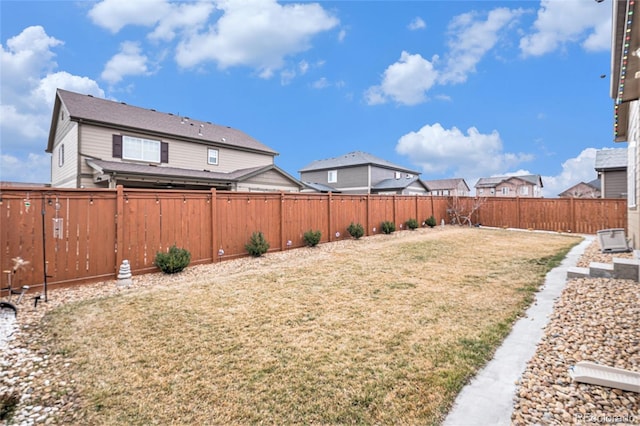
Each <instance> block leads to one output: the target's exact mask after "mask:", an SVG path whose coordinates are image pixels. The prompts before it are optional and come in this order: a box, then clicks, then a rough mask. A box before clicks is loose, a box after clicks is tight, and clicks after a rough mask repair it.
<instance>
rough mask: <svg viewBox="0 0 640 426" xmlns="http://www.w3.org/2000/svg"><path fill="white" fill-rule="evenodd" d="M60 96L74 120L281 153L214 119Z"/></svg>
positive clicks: (85, 97)
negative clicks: (194, 117)
mask: <svg viewBox="0 0 640 426" xmlns="http://www.w3.org/2000/svg"><path fill="white" fill-rule="evenodd" d="M58 100H59V101H60V102H61V103H62V104H63V105H64V106H65V108H66V109H67V111H68V112H69V115H70V117H71V119H72V120H76V121H78V120H83V121H85V122H91V123H96V124H99V125H103V126H107V127H113V128H122V129H130V130H138V131H142V132H148V133H153V134H159V135H165V136H168V137H173V138H177V139H187V140H189V141H192V142H199V143H204V144H215V145H219V146H225V145H226V146H230V147H233V148H235V149H243V150H249V151H259V152H262V153H267V154H271V155H278V153H277V152H276V151H274V150H273V149H271V148H269V147H268V146H266V145H264V144H262V143H261V142H259V141H257V140H256V139H254V138H252V137H251V136H249V135H247V134H246V133H244V132H242V131H240V130H237V129H233V128H231V127H227V126H221V125H217V124H213V123H211V122H207V121H200V120H193V119H191V118H188V117H182V116H179V115H174V114H172V113H165V112H158V111H156V110H154V109H145V108H141V107H137V106H132V105H127V104H125V103H123V102H115V101H110V100H107V99H101V98H97V97H94V96H92V95H82V94H79V93H75V92H70V91H67V90H62V89H58V90H57V92H56V104H57V103H58ZM56 118H57V117H55V114H54V117H53V119H52V126H51V132H50V134H49V145H48V147H47V152H51V150H52V149H53V140H54V137H55V123H56V122H57V121H56Z"/></svg>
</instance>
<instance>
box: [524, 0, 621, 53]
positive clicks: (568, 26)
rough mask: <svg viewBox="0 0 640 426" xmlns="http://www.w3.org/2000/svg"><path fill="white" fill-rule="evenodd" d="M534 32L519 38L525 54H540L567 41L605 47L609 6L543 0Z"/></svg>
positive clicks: (576, 0)
mask: <svg viewBox="0 0 640 426" xmlns="http://www.w3.org/2000/svg"><path fill="white" fill-rule="evenodd" d="M533 28H534V32H533V34H529V35H527V36H525V37H523V38H522V39H521V40H520V49H521V50H522V53H523V54H524V55H525V56H540V55H544V54H546V53H549V52H553V51H554V50H556V49H558V48H562V47H563V46H564V45H566V44H567V43H582V46H583V47H584V48H585V49H587V50H606V49H608V48H610V40H611V6H610V5H609V4H608V3H598V2H595V1H582V0H562V1H556V0H542V1H541V2H540V9H539V10H538V16H537V19H536V21H535V22H534V24H533Z"/></svg>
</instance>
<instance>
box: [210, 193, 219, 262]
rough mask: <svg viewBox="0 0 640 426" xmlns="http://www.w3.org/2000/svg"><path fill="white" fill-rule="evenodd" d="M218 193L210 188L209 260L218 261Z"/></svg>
mask: <svg viewBox="0 0 640 426" xmlns="http://www.w3.org/2000/svg"><path fill="white" fill-rule="evenodd" d="M217 215H218V193H217V192H216V189H215V188H211V262H215V261H216V260H217V261H220V254H219V251H218V240H219V238H218V226H216V225H217V224H218V217H217Z"/></svg>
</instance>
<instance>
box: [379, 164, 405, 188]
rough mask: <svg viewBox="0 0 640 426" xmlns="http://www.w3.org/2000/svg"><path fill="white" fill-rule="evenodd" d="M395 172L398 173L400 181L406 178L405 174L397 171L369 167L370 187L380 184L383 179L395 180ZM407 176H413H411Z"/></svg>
mask: <svg viewBox="0 0 640 426" xmlns="http://www.w3.org/2000/svg"><path fill="white" fill-rule="evenodd" d="M396 172H398V173H400V179H406V178H407V172H401V171H399V170H393V169H386V168H383V167H376V166H371V186H375V185H376V184H378V183H380V182H382V181H383V180H385V179H395V178H396ZM409 175H410V176H413V175H411V174H409Z"/></svg>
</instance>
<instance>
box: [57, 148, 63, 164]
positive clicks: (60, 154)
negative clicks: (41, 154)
mask: <svg viewBox="0 0 640 426" xmlns="http://www.w3.org/2000/svg"><path fill="white" fill-rule="evenodd" d="M62 166H64V144H62V145H60V148H58V167H62Z"/></svg>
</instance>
